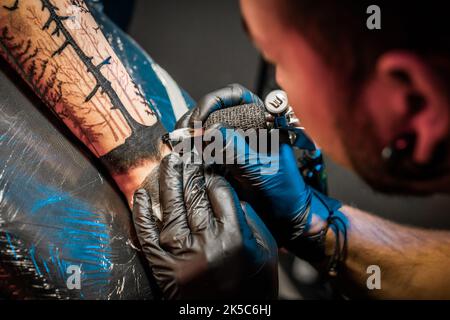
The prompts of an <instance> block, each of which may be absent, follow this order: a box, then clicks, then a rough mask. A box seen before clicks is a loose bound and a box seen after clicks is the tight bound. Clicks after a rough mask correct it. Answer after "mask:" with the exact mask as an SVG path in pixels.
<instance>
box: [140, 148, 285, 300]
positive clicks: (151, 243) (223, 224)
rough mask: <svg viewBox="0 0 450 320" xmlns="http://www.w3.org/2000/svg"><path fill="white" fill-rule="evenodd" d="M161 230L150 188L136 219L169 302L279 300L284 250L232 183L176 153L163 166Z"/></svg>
mask: <svg viewBox="0 0 450 320" xmlns="http://www.w3.org/2000/svg"><path fill="white" fill-rule="evenodd" d="M159 183H160V205H161V211H162V215H163V221H162V223H161V222H159V221H158V220H157V219H156V217H155V216H154V215H152V205H151V203H150V197H149V195H148V193H147V191H146V190H145V189H139V190H137V191H136V193H135V195H134V206H133V218H134V223H135V227H136V231H137V234H138V238H139V241H140V243H141V246H142V249H143V252H144V254H145V257H146V258H147V260H148V262H149V265H150V267H151V270H152V272H153V274H154V277H155V279H156V281H157V283H158V285H159V287H160V288H161V290H162V294H163V296H164V298H166V299H219V298H245V299H264V298H265V299H274V298H276V297H277V294H278V274H277V262H278V256H277V246H276V243H275V240H274V239H273V237H272V236H271V234H270V233H269V231H268V230H267V228H266V227H265V225H264V224H263V222H262V221H261V220H260V219H259V218H258V216H257V215H256V214H255V212H254V211H253V209H252V208H251V207H250V206H249V205H248V204H245V203H240V202H239V199H238V198H237V195H236V193H235V192H234V190H233V189H232V188H231V186H230V185H229V183H228V182H227V181H226V180H225V179H224V178H223V177H220V176H218V175H215V174H213V173H208V172H205V170H204V168H203V166H201V165H194V164H184V163H183V162H182V159H181V158H180V157H179V156H178V155H175V154H169V155H168V156H166V157H165V158H164V159H163V160H162V162H161V165H160V176H159Z"/></svg>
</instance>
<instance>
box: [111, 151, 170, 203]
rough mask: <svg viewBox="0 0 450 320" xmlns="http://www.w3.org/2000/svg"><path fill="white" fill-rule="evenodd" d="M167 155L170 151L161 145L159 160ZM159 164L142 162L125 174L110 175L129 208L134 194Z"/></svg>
mask: <svg viewBox="0 0 450 320" xmlns="http://www.w3.org/2000/svg"><path fill="white" fill-rule="evenodd" d="M168 153H170V149H169V148H168V147H167V146H166V145H165V144H161V148H160V155H161V156H160V158H163V157H164V156H166V155H167V154H168ZM159 162H160V160H159V159H148V160H143V161H141V162H140V163H138V164H136V165H135V166H134V167H132V168H130V169H128V170H127V172H125V173H120V174H118V173H114V172H113V173H112V177H113V179H114V180H115V182H116V184H117V186H118V187H119V189H120V191H122V193H123V194H124V195H125V198H126V199H127V202H128V205H129V206H130V208H132V207H133V203H132V202H133V195H134V193H135V192H136V190H137V189H138V188H139V187H140V186H141V185H142V183H143V182H144V180H145V179H146V178H147V176H148V175H149V174H150V173H151V172H152V171H153V170H154V169H155V168H156V167H157V166H158V165H159Z"/></svg>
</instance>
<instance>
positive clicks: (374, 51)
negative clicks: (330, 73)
mask: <svg viewBox="0 0 450 320" xmlns="http://www.w3.org/2000/svg"><path fill="white" fill-rule="evenodd" d="M276 1H277V2H278V1H279V2H278V3H279V4H280V8H281V9H282V10H281V14H282V19H283V20H284V21H285V23H287V24H288V25H289V26H291V27H295V28H297V29H298V30H299V31H300V32H301V34H302V35H304V36H305V38H306V39H307V40H308V42H310V43H311V45H312V46H313V47H314V48H315V49H316V50H317V51H318V52H319V54H321V56H322V57H323V59H324V60H325V62H327V63H328V64H330V66H331V67H334V68H337V69H338V70H339V71H342V72H345V71H348V72H350V73H351V74H349V76H351V77H352V78H353V80H355V81H360V80H362V79H361V78H364V77H366V76H367V75H368V74H370V72H371V71H372V70H373V67H374V66H375V63H376V61H377V59H378V57H379V56H380V55H381V54H383V53H384V52H386V51H388V50H393V49H400V50H408V51H411V52H413V53H416V54H418V55H419V56H421V57H424V58H425V59H426V60H427V62H428V63H429V64H430V66H431V67H432V68H434V69H435V71H436V72H437V74H438V75H439V76H441V77H443V78H444V79H443V80H444V81H445V83H447V84H449V86H448V87H449V88H450V28H449V26H448V23H449V19H448V16H449V13H448V11H447V10H446V7H447V5H446V3H445V1H435V0H434V1H433V0H430V1H428V0H427V1H402V0H389V1H376V0H375V1H365V0H357V1H351V0H339V1H336V0H276ZM370 5H378V6H379V7H380V9H381V29H380V30H369V29H368V28H367V26H366V21H367V18H368V17H369V14H367V13H366V10H367V8H368V7H369V6H370Z"/></svg>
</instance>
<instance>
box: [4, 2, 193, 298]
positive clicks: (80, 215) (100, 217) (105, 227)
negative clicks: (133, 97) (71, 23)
mask: <svg viewBox="0 0 450 320" xmlns="http://www.w3.org/2000/svg"><path fill="white" fill-rule="evenodd" d="M90 7H91V11H92V14H93V15H94V16H95V18H96V20H97V22H98V23H99V25H100V26H101V28H102V31H103V32H104V33H105V35H106V37H107V39H108V41H109V42H110V43H111V45H112V46H113V48H114V50H115V51H116V53H117V55H118V56H119V57H120V58H121V59H122V62H123V63H124V65H125V66H126V68H127V70H128V71H129V72H130V74H131V75H132V77H133V79H134V80H135V81H136V82H137V84H138V85H139V86H140V87H141V88H142V91H143V92H144V95H145V97H146V99H148V100H149V101H150V105H151V107H152V108H153V109H154V110H155V111H156V114H158V115H159V118H160V121H162V123H163V125H164V126H165V127H166V129H167V130H172V129H173V126H174V124H175V121H176V119H177V118H178V117H179V115H180V114H181V113H182V112H184V111H185V110H187V109H186V108H188V107H190V106H192V100H191V99H190V98H189V97H188V95H187V94H186V93H185V92H184V91H182V90H181V89H180V88H178V87H177V86H176V84H175V82H173V80H172V79H171V78H170V77H168V75H167V74H166V73H165V72H163V71H161V70H162V69H161V68H160V67H159V66H157V65H156V64H155V63H154V62H153V61H152V60H151V59H150V57H149V56H148V55H146V54H145V53H144V52H143V51H142V49H141V48H139V47H138V46H137V44H136V43H135V42H134V41H132V40H131V39H130V38H129V37H128V36H126V35H125V34H124V33H123V32H122V31H121V30H119V29H118V28H116V27H115V26H114V24H112V23H111V22H110V21H109V20H108V19H107V18H106V17H105V16H104V15H103V14H102V13H101V6H99V4H98V3H97V4H92V3H90ZM0 62H1V68H0V69H1V70H2V71H3V72H0V299H1V298H6V299H8V298H15V299H152V298H153V294H152V290H151V285H150V283H151V278H150V277H151V276H150V273H149V271H148V270H147V269H146V264H145V262H144V261H143V260H142V258H141V256H140V252H139V249H138V247H139V246H138V242H137V239H136V236H135V233H134V228H133V223H132V219H131V213H130V211H129V209H128V207H127V205H126V202H125V200H124V199H123V197H122V195H121V193H120V191H118V189H117V188H115V187H114V184H113V183H111V181H110V178H109V177H108V174H107V173H104V172H102V169H100V168H101V166H100V164H99V161H98V160H97V159H93V158H92V157H91V155H90V154H89V152H88V151H87V150H86V149H85V148H83V147H80V144H79V143H78V142H77V141H76V138H75V137H74V136H73V135H72V134H71V133H70V132H69V131H68V130H67V129H66V128H65V127H64V126H63V125H62V124H61V123H60V121H59V120H58V119H57V118H56V116H54V115H53V114H51V113H50V111H49V110H48V109H47V108H46V107H45V106H44V105H42V103H41V102H40V101H39V100H38V99H37V98H36V97H35V96H34V94H33V92H31V90H29V89H28V87H27V86H26V85H25V84H24V83H23V81H22V80H21V79H20V78H19V77H18V76H16V74H15V73H14V72H13V71H12V70H11V69H10V68H9V66H8V65H7V64H6V62H4V61H3V60H2V61H0Z"/></svg>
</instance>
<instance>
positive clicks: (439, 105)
mask: <svg viewBox="0 0 450 320" xmlns="http://www.w3.org/2000/svg"><path fill="white" fill-rule="evenodd" d="M277 4H278V2H277V1H274V0H241V9H242V14H243V17H244V20H245V21H246V24H247V27H248V30H249V33H250V35H251V37H252V39H253V41H254V43H255V45H256V46H257V47H258V48H259V49H260V51H261V52H262V54H263V55H264V56H265V58H267V60H269V61H270V62H272V63H273V64H274V65H275V66H276V76H277V81H278V83H279V85H280V86H281V87H282V88H283V89H284V90H285V91H286V92H287V94H288V95H289V100H290V102H291V103H292V106H293V108H294V110H295V112H296V114H297V115H298V116H299V118H300V120H301V122H302V124H303V125H304V126H305V128H306V130H307V131H308V132H309V133H310V135H311V136H312V138H314V139H315V140H316V141H317V142H318V143H319V145H320V146H321V147H322V148H323V149H324V151H325V152H326V153H327V154H328V155H329V156H331V157H332V158H333V160H335V161H336V162H338V163H340V164H342V165H344V166H346V167H348V168H350V169H355V168H354V167H353V164H352V162H351V161H350V158H349V155H350V154H352V153H355V152H367V153H368V154H369V155H370V156H371V157H372V158H374V159H378V158H379V157H380V153H378V154H377V153H375V154H372V153H371V152H372V151H373V150H361V149H358V148H354V149H349V148H348V147H346V146H345V144H344V143H343V141H342V140H341V139H340V136H341V135H340V131H339V128H340V127H342V126H343V127H345V126H347V127H348V128H352V130H351V131H352V132H353V136H347V137H346V139H353V138H354V137H355V136H362V137H365V138H366V139H367V144H368V145H375V146H380V147H381V146H383V145H386V143H388V142H389V141H391V139H393V137H395V135H396V134H398V132H397V131H396V130H398V128H401V127H408V128H411V130H414V131H415V132H416V134H417V135H418V136H419V141H418V143H417V146H416V149H415V150H414V160H415V161H416V162H418V163H426V161H428V159H429V158H430V153H431V149H432V148H433V146H435V145H436V143H438V142H439V140H440V139H442V138H443V137H445V135H446V134H447V133H448V129H449V123H448V112H449V111H448V110H450V106H449V105H448V100H446V97H445V92H443V91H442V84H441V83H439V81H438V80H437V78H436V77H435V76H434V75H433V73H432V72H431V71H430V69H429V68H428V67H427V64H426V61H422V60H421V59H420V57H416V56H414V55H413V54H411V53H408V52H388V53H387V54H386V55H384V56H383V57H381V58H380V61H379V63H378V65H377V68H376V73H375V74H374V75H373V77H372V79H371V80H370V81H369V82H368V83H366V84H365V86H363V89H362V92H361V93H360V97H359V101H358V102H359V103H360V105H359V106H358V108H357V109H352V110H355V113H357V115H358V116H363V117H366V118H367V119H370V123H371V125H372V126H373V127H374V128H377V129H378V132H376V134H374V136H368V135H367V134H366V132H365V131H364V129H365V128H364V126H362V125H361V126H358V123H357V119H356V120H355V118H356V115H355V118H352V117H351V115H350V116H348V117H344V118H343V117H339V115H342V114H343V113H344V112H345V110H346V108H348V106H347V105H345V102H346V101H347V100H345V95H346V94H347V92H346V88H345V86H343V82H344V80H343V79H342V77H341V76H340V75H339V74H336V73H334V72H333V71H332V70H331V69H330V68H329V67H328V66H327V65H326V64H325V62H324V61H323V60H322V58H321V56H320V55H319V54H318V53H317V52H316V51H315V50H314V49H313V48H312V47H311V45H310V44H309V43H308V42H307V41H306V39H305V38H304V37H303V36H302V35H301V34H300V32H298V30H292V29H289V28H288V27H287V26H286V25H285V24H284V23H282V19H280V16H279V15H278V14H277V10H278V9H277ZM268 26H270V28H269V27H268ZM395 68H400V69H401V70H406V71H407V72H408V74H409V75H410V77H411V79H412V84H411V86H413V87H412V88H410V87H406V86H402V85H401V84H400V83H397V82H395V80H393V79H391V78H390V76H389V72H390V71H392V70H393V69H395ZM409 90H415V91H416V92H420V93H421V94H422V95H423V96H424V97H425V99H426V101H428V102H429V103H428V104H427V105H426V107H425V109H424V110H423V112H421V113H419V114H417V115H416V116H415V117H414V118H410V117H408V116H407V114H408V112H407V108H408V106H407V105H405V103H404V101H406V99H405V95H406V94H407V93H408V92H409ZM318 119H320V121H318ZM342 119H344V120H343V121H347V122H342V121H341V120H342ZM345 119H347V120H345ZM431 119H433V120H431ZM366 129H367V127H366ZM380 151H381V150H380ZM382 173H383V172H380V171H377V170H374V172H373V174H374V175H379V176H381V175H382ZM449 189H450V183H449V181H448V177H445V176H444V177H442V178H440V179H438V180H436V181H433V182H428V183H423V184H421V185H415V186H413V191H414V192H446V193H448V190H449ZM406 191H408V190H406ZM430 209H431V208H430ZM340 211H342V213H343V214H344V215H345V216H346V218H347V219H348V223H349V228H348V256H347V260H346V262H345V266H344V271H343V272H342V274H341V275H340V277H339V281H340V282H341V283H340V284H341V288H344V289H348V290H352V291H354V290H356V291H357V292H358V293H360V294H361V293H363V294H367V295H368V296H372V297H374V298H405V299H423V298H427V299H433V298H440V299H448V298H450V280H449V279H450V271H449V270H450V232H447V231H436V230H423V229H419V228H413V227H408V226H402V225H399V224H396V223H393V222H390V221H386V220H384V219H381V218H378V217H375V216H373V215H371V214H369V213H367V212H364V211H361V210H358V209H355V208H351V207H349V206H343V207H342V208H341V210H340ZM313 221H314V222H315V223H317V226H316V229H320V226H321V225H322V224H323V221H321V220H320V219H318V218H317V217H316V218H315V219H314V220H313ZM334 244H335V241H334V233H333V232H332V231H329V232H328V234H327V250H328V251H329V252H331V251H332V250H333V247H334ZM370 265H378V266H379V267H380V268H381V290H368V289H367V286H366V281H367V278H368V276H369V275H368V274H367V267H368V266H370Z"/></svg>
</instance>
